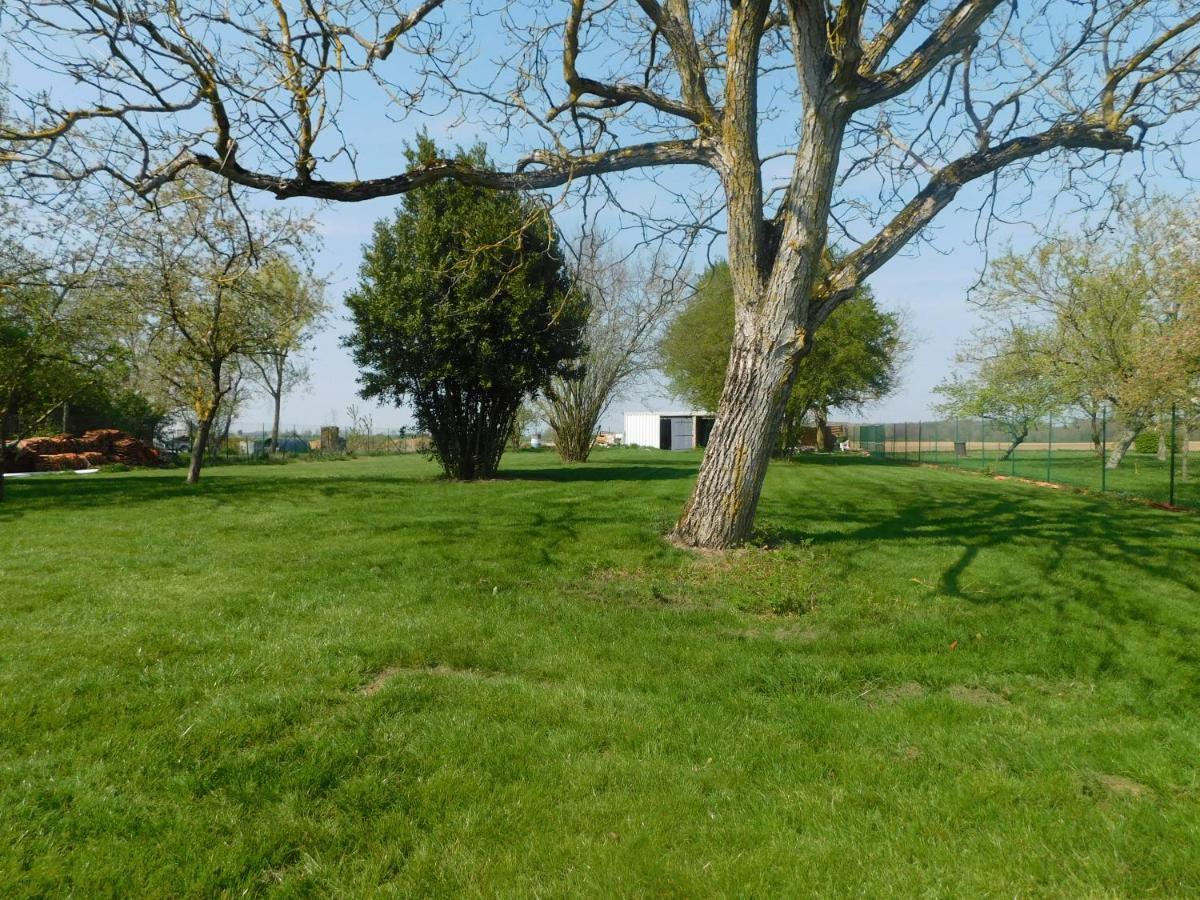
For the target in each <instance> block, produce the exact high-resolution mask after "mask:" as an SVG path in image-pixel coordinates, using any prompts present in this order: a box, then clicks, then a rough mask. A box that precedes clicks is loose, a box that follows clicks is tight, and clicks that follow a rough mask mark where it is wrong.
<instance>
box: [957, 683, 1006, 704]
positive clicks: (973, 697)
mask: <svg viewBox="0 0 1200 900" xmlns="http://www.w3.org/2000/svg"><path fill="white" fill-rule="evenodd" d="M946 693H947V694H949V695H950V696H951V697H952V698H953V699H955V700H958V701H959V702H960V703H969V704H971V705H972V706H1011V705H1012V704H1011V703H1009V700H1008V698H1007V697H1005V696H1004V695H1003V694H997V693H996V692H995V691H989V690H988V689H987V688H983V687H968V686H967V685H965V684H956V685H954V686H953V687H949V688H947V689H946Z"/></svg>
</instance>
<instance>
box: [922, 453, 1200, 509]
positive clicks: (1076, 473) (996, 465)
mask: <svg viewBox="0 0 1200 900" xmlns="http://www.w3.org/2000/svg"><path fill="white" fill-rule="evenodd" d="M1003 452H1004V451H1003V450H1002V449H997V450H992V449H990V448H989V450H988V452H987V454H986V455H984V454H981V453H980V452H979V450H978V449H975V448H972V451H971V455H969V456H966V457H961V458H959V457H956V456H955V455H954V453H953V452H949V451H939V452H936V453H935V452H929V451H925V452H923V453H922V454H921V461H922V462H927V463H937V464H938V465H943V466H954V467H956V468H960V469H973V470H981V469H987V470H989V471H992V472H995V473H996V474H997V475H1015V476H1017V477H1018V478H1030V479H1033V480H1036V481H1054V482H1057V483H1059V484H1068V485H1072V486H1073V487H1081V488H1086V489H1087V490H1091V491H1098V490H1100V489H1101V487H1102V486H1103V488H1104V489H1105V490H1107V491H1110V492H1112V493H1114V494H1124V495H1127V496H1129V497H1136V498H1144V499H1146V500H1151V501H1153V502H1155V503H1166V502H1168V500H1169V499H1170V496H1171V494H1170V485H1171V467H1170V463H1169V462H1162V461H1160V460H1159V459H1157V458H1156V457H1155V455H1154V454H1153V453H1129V454H1127V455H1126V457H1125V459H1124V460H1123V461H1122V462H1121V465H1120V466H1118V467H1117V468H1116V469H1113V470H1105V471H1103V476H1102V474H1101V473H1102V467H1101V465H1100V459H1099V458H1098V457H1097V456H1096V455H1095V454H1094V453H1089V452H1087V451H1086V450H1055V451H1054V452H1053V453H1051V454H1050V458H1049V459H1047V458H1046V457H1047V454H1046V452H1045V451H1044V450H1018V451H1017V452H1016V453H1014V454H1013V455H1012V456H1011V457H1010V458H1009V459H1006V460H1001V459H1000V457H1001V456H1002V455H1003ZM1192 457H1193V458H1192V460H1191V472H1190V473H1189V476H1190V477H1189V478H1188V480H1187V481H1184V480H1183V477H1182V468H1183V463H1182V458H1181V457H1177V458H1176V460H1175V505H1176V506H1183V507H1190V508H1193V509H1200V457H1197V456H1196V454H1192ZM908 461H909V462H916V461H917V455H916V452H915V447H914V448H913V452H911V453H910V454H909V457H908Z"/></svg>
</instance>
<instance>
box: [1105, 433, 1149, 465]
mask: <svg viewBox="0 0 1200 900" xmlns="http://www.w3.org/2000/svg"><path fill="white" fill-rule="evenodd" d="M1140 433H1141V429H1140V428H1127V429H1126V430H1125V431H1123V432H1121V438H1120V440H1118V441H1117V443H1116V446H1114V447H1113V449H1112V453H1110V454H1109V455H1108V462H1106V463H1105V464H1104V467H1105V468H1106V469H1115V468H1116V467H1117V466H1119V465H1120V464H1121V460H1123V459H1124V458H1125V454H1126V453H1128V452H1129V448H1130V447H1132V446H1133V442H1134V441H1136V440H1137V436H1138V435H1139V434H1140Z"/></svg>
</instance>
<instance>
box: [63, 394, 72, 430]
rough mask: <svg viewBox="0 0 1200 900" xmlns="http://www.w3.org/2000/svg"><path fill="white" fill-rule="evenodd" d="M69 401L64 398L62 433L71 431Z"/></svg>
mask: <svg viewBox="0 0 1200 900" xmlns="http://www.w3.org/2000/svg"><path fill="white" fill-rule="evenodd" d="M70 426H71V401H69V400H64V401H63V408H62V433H63V434H70V433H71V427H70Z"/></svg>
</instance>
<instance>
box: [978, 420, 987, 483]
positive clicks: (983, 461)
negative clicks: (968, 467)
mask: <svg viewBox="0 0 1200 900" xmlns="http://www.w3.org/2000/svg"><path fill="white" fill-rule="evenodd" d="M986 424H987V419H985V418H984V417H983V416H980V417H979V470H980V471H981V472H982V471H983V470H984V469H986V468H987V432H986V431H985V430H984V429H985V427H986Z"/></svg>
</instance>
